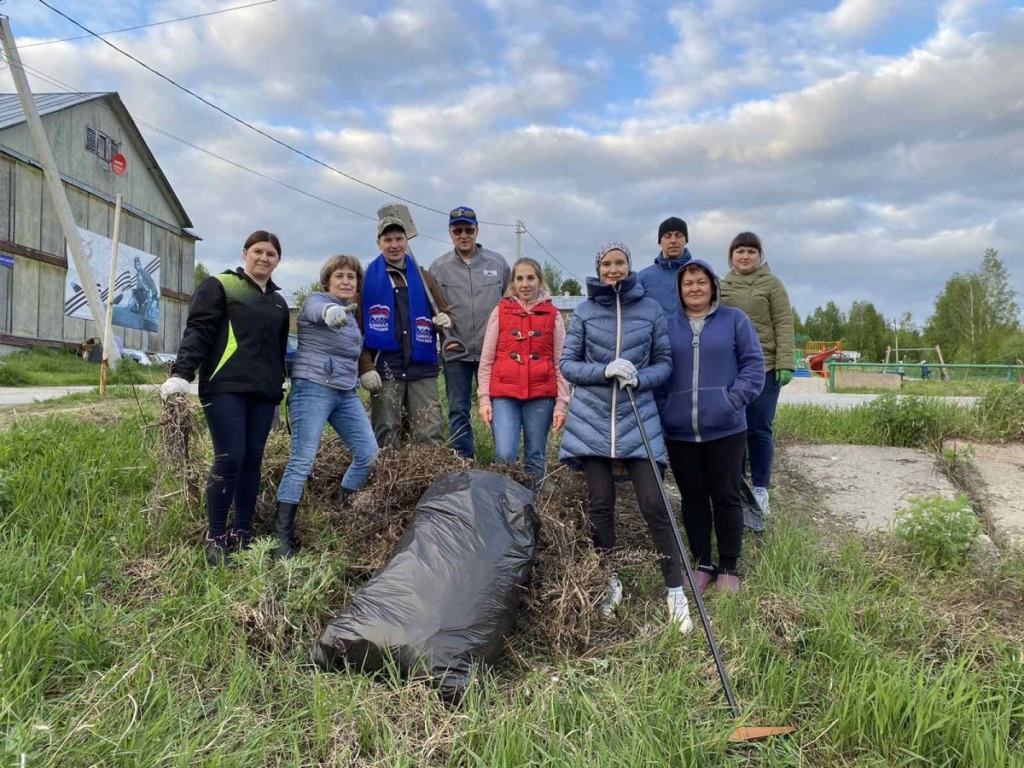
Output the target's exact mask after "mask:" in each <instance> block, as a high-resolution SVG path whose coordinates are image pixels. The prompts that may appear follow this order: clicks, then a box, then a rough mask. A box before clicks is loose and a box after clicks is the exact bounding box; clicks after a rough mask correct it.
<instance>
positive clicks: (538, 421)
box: [491, 397, 555, 482]
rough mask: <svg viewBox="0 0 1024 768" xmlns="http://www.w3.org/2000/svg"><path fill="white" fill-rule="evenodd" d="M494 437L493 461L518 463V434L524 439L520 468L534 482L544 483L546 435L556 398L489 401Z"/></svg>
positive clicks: (500, 398) (498, 399) (549, 427)
mask: <svg viewBox="0 0 1024 768" xmlns="http://www.w3.org/2000/svg"><path fill="white" fill-rule="evenodd" d="M491 409H492V411H493V420H492V421H491V431H492V432H493V433H494V460H495V461H506V462H509V463H513V462H516V461H519V434H520V433H522V435H523V450H524V453H525V454H526V455H525V458H524V460H523V465H524V466H525V467H526V471H527V472H529V473H530V474H531V475H532V476H533V477H534V478H536V480H537V482H540V481H541V480H543V479H544V473H545V470H546V466H547V455H548V432H549V431H550V430H551V421H552V417H553V416H554V413H555V398H553V397H538V398H535V399H533V400H515V399H513V398H511V397H496V398H494V399H493V400H491Z"/></svg>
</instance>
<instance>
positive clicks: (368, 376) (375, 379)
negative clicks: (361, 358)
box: [359, 371, 381, 392]
mask: <svg viewBox="0 0 1024 768" xmlns="http://www.w3.org/2000/svg"><path fill="white" fill-rule="evenodd" d="M359 383H360V384H362V385H363V389H365V390H366V391H367V392H376V391H377V390H378V389H380V385H381V381H380V374H379V373H377V372H376V371H367V372H366V373H364V374H363V375H362V376H360V377H359Z"/></svg>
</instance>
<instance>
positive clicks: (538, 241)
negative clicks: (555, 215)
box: [523, 229, 582, 284]
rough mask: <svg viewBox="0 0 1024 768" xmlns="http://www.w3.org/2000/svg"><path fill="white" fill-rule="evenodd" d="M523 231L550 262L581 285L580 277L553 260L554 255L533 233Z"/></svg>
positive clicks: (556, 260) (526, 230)
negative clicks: (549, 258) (548, 257)
mask: <svg viewBox="0 0 1024 768" xmlns="http://www.w3.org/2000/svg"><path fill="white" fill-rule="evenodd" d="M523 231H524V232H526V234H528V235H529V236H530V239H531V240H533V242H535V243H536V244H537V247H539V248H540V249H541V250H542V251H544V253H546V254H547V255H548V256H550V257H551V259H552V261H554V262H555V263H556V264H557V265H558V266H560V267H561V268H562V269H564V270H565V271H566V272H568V273H569V274H570V275H572V276H573V277H575V278H576V280H577V282H580V283H581V284H582V281H581V279H580V276H579V275H577V274H576V273H575V272H573V271H572V270H571V269H569V268H568V267H567V266H565V264H563V263H562V262H560V261H559V260H558V259H556V258H555V254H553V253H552V252H551V251H549V250H548V249H547V248H545V247H544V245H543V243H541V241H540V240H538V239H537V237H536V235H534V234H533V232H531V231H530V230H528V229H524V230H523Z"/></svg>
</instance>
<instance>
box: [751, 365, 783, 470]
mask: <svg viewBox="0 0 1024 768" xmlns="http://www.w3.org/2000/svg"><path fill="white" fill-rule="evenodd" d="M764 376H765V378H764V389H762V390H761V394H760V395H758V396H757V399H755V400H754V401H753V402H752V403H751V404H750V405H748V406H747V453H748V455H749V456H750V484H751V485H752V486H754V487H755V488H767V487H768V486H769V484H770V483H771V481H772V459H773V458H774V457H775V434H774V432H773V431H772V422H774V421H775V406H777V405H778V403H779V392H780V391H782V386H781V385H780V384H779V383H778V382H777V381H776V380H775V371H765V374H764Z"/></svg>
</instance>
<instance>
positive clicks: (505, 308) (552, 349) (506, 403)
mask: <svg viewBox="0 0 1024 768" xmlns="http://www.w3.org/2000/svg"><path fill="white" fill-rule="evenodd" d="M564 342H565V323H564V322H563V320H562V316H561V314H559V312H558V310H557V309H556V308H555V305H554V304H552V303H551V296H550V294H549V293H548V289H547V286H546V285H545V284H544V271H543V270H542V269H541V266H540V264H538V263H537V262H536V261H535V260H534V259H530V258H522V259H519V260H518V261H516V263H515V264H514V265H513V266H512V281H511V282H510V283H509V285H508V289H507V290H506V291H505V298H503V299H502V300H501V301H500V302H498V306H497V307H495V308H494V311H493V312H491V318H490V320H489V321H488V322H487V332H486V333H485V335H484V346H483V350H481V354H480V369H479V372H478V374H477V376H478V386H477V396H478V397H479V398H480V418H481V419H482V420H483V422H484V424H486V425H487V426H488V427H490V428H491V431H492V433H493V434H494V460H495V461H505V462H509V463H512V462H516V461H519V435H520V434H522V436H523V447H524V453H525V454H526V455H525V457H524V460H523V464H524V465H525V467H526V471H527V472H529V473H530V475H532V476H533V477H534V479H535V481H536V482H537V483H540V481H541V480H543V479H544V472H545V464H546V460H547V450H548V432H549V431H550V432H557V431H558V430H560V429H561V428H562V425H563V424H565V414H566V411H567V410H568V408H569V384H568V382H566V380H565V379H564V378H563V377H562V374H561V372H560V371H559V370H558V358H559V357H561V355H562V344H563V343H564Z"/></svg>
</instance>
